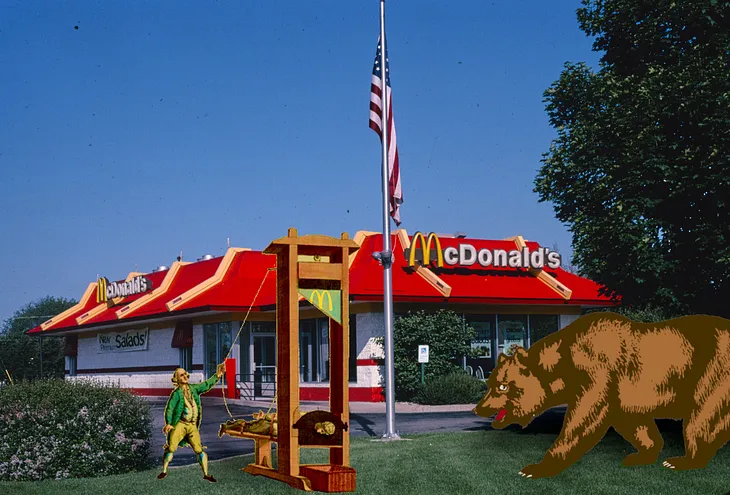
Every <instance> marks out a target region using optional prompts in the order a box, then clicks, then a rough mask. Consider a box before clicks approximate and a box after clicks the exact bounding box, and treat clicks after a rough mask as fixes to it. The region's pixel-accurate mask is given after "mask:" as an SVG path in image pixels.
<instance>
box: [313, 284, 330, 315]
mask: <svg viewBox="0 0 730 495" xmlns="http://www.w3.org/2000/svg"><path fill="white" fill-rule="evenodd" d="M325 298H327V301H328V302H329V307H328V308H327V311H332V296H331V295H330V291H328V290H322V291H319V290H316V289H315V290H313V291H312V296H311V299H310V302H311V303H312V304H314V305H316V306H317V307H318V308H319V309H324V300H325ZM315 300H316V301H317V302H316V303H315V302H314V301H315Z"/></svg>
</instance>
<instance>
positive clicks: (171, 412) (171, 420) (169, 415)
mask: <svg viewBox="0 0 730 495" xmlns="http://www.w3.org/2000/svg"><path fill="white" fill-rule="evenodd" d="M218 380H219V378H218V375H213V376H211V377H210V378H208V379H207V380H206V381H204V382H203V383H195V384H193V383H189V384H188V387H190V394H191V395H192V396H193V400H195V405H196V406H197V408H198V421H197V424H196V425H195V426H196V427H197V428H198V429H200V423H201V421H202V420H203V408H202V406H201V405H200V396H201V395H202V394H204V393H206V392H208V391H209V390H210V389H212V388H213V387H215V384H216V383H218ZM184 411H185V397H184V396H183V391H182V389H181V388H180V387H175V390H173V391H172V393H171V394H170V398H169V399H167V405H166V406H165V424H166V425H171V426H175V425H177V423H178V422H179V421H180V418H182V415H183V412H184ZM170 433H171V432H170ZM170 433H168V434H167V440H168V443H169V441H170ZM185 445H187V442H186V441H184V440H183V441H182V442H180V446H181V447H184V446H185Z"/></svg>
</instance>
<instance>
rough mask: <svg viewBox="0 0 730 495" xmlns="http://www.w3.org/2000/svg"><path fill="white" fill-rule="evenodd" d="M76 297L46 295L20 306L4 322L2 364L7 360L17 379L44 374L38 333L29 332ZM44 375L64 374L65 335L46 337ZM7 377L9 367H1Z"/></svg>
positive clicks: (0, 335) (0, 341)
mask: <svg viewBox="0 0 730 495" xmlns="http://www.w3.org/2000/svg"><path fill="white" fill-rule="evenodd" d="M74 304H76V301H74V300H71V299H65V298H62V297H50V296H48V297H44V298H42V299H39V300H37V301H35V302H31V303H29V304H27V305H25V306H24V307H22V308H20V309H19V310H17V311H16V312H15V313H14V314H13V316H12V317H10V318H8V319H7V320H5V321H4V322H3V325H2V329H1V330H0V367H2V365H3V364H4V365H5V367H6V368H7V369H8V370H9V371H10V374H11V376H12V377H13V380H28V379H34V378H39V377H41V369H40V346H41V342H40V340H41V339H39V338H38V337H37V336H29V335H26V332H27V331H28V330H30V329H31V328H33V327H36V326H38V325H40V324H41V323H43V322H44V321H46V320H47V319H48V318H50V317H52V316H56V315H57V314H59V313H62V312H64V311H65V310H67V309H68V308H70V307H71V306H73V305H74ZM42 340H43V344H42V345H43V375H42V376H43V377H59V378H61V377H63V369H64V360H63V350H64V345H65V339H64V338H62V337H44V338H43V339H42ZM3 378H5V369H1V370H0V379H3Z"/></svg>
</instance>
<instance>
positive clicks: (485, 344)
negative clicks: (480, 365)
mask: <svg viewBox="0 0 730 495" xmlns="http://www.w3.org/2000/svg"><path fill="white" fill-rule="evenodd" d="M464 319H465V323H466V324H467V325H469V326H470V327H472V328H473V329H474V330H475V331H476V335H475V336H474V338H473V339H472V341H471V348H472V352H471V355H472V357H475V358H476V357H478V358H487V359H489V358H491V357H492V338H493V334H494V315H466V316H465V317H464Z"/></svg>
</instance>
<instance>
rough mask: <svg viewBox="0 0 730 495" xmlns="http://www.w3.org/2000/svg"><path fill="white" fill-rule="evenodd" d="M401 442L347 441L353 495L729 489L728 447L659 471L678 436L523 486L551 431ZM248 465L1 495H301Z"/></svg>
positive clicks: (0, 486)
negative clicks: (655, 455)
mask: <svg viewBox="0 0 730 495" xmlns="http://www.w3.org/2000/svg"><path fill="white" fill-rule="evenodd" d="M404 438H410V439H411V441H401V442H373V441H371V440H370V439H364V438H356V439H353V442H352V448H351V457H352V465H353V467H355V469H357V471H358V473H357V493H368V494H370V493H372V494H383V493H397V494H401V493H418V494H426V495H437V494H441V493H449V494H452V493H453V494H456V493H459V494H460V493H464V494H467V493H475V494H489V493H494V494H500V495H503V494H510V495H513V494H521V493H529V494H535V493H541V494H543V493H544V494H550V493H556V494H557V493H559V494H561V495H562V494H581V495H583V494H588V493H590V494H603V493H611V494H635V493H640V494H641V495H649V494H661V495H672V494H675V493H676V494H682V495H693V494H703V495H705V494H707V495H711V494H717V495H725V494H727V493H728V492H730V446H726V447H725V448H723V449H722V450H721V451H720V452H719V453H718V454H717V455H716V456H715V458H714V459H713V461H712V462H711V463H710V465H709V466H708V467H707V468H706V469H703V470H697V471H685V472H673V471H669V470H667V469H665V468H663V467H662V466H661V460H662V459H663V458H664V457H670V456H674V455H681V453H682V446H681V443H680V441H681V439H680V437H679V436H678V435H673V436H672V435H671V434H670V435H665V448H664V452H663V453H662V457H660V460H659V462H658V463H657V464H655V465H652V466H643V467H637V468H624V467H622V466H621V459H622V458H623V457H624V456H625V455H626V454H628V453H630V452H631V451H632V448H631V447H630V446H629V445H628V443H626V442H625V441H624V440H623V439H621V438H620V437H618V436H617V435H615V434H614V433H613V432H611V433H610V434H609V435H607V436H606V438H605V439H604V440H603V442H602V443H601V444H600V445H599V446H598V447H596V448H595V449H593V450H592V451H591V452H589V453H588V455H586V456H585V457H583V459H581V460H580V461H579V462H578V463H577V464H575V465H574V466H573V467H571V468H570V469H568V470H567V471H565V472H564V473H562V474H561V475H559V476H557V477H555V478H550V479H540V480H533V479H524V478H522V477H520V476H519V475H518V474H517V473H518V471H519V470H520V468H522V467H523V466H525V465H527V464H531V463H535V462H538V461H539V460H540V459H541V458H542V456H543V454H544V453H545V451H546V450H547V448H548V447H549V446H550V445H551V444H552V442H553V440H554V439H555V435H554V434H529V433H526V432H515V431H480V432H474V433H438V434H427V435H414V436H408V437H404ZM241 441H242V442H247V441H249V440H241ZM325 455H326V451H323V450H318V449H302V460H303V462H310V463H312V462H324V460H325V457H324V456H325ZM251 460H252V457H251V456H241V457H237V458H232V459H226V460H223V461H219V462H211V466H210V471H211V474H213V475H214V476H215V477H216V478H218V483H217V484H209V483H207V482H206V481H203V479H202V476H201V472H200V469H199V467H198V466H197V465H196V466H187V467H183V468H176V469H171V470H170V474H169V475H168V477H167V478H166V479H165V480H162V481H158V480H157V479H156V475H157V472H158V471H156V470H155V471H147V472H141V473H134V474H127V475H118V476H109V477H106V478H94V479H84V480H63V481H43V482H36V483H33V482H23V483H0V493H2V494H13V495H15V494H26V493H27V494H30V493H40V494H54V495H55V494H74V495H78V494H89V495H101V494H105V493H109V494H116V493H131V494H134V495H145V494H170V495H181V494H193V493H206V494H207V493H210V494H216V493H222V494H235V495H248V494H251V495H254V494H255V495H267V494H280V493H292V494H295V493H301V492H299V491H298V490H294V489H291V488H289V487H288V486H287V485H285V484H283V483H280V482H277V481H274V480H270V479H268V478H263V477H259V476H252V475H250V474H248V473H244V472H242V471H240V469H241V468H242V467H243V466H245V465H246V464H248V463H249V462H251Z"/></svg>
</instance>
